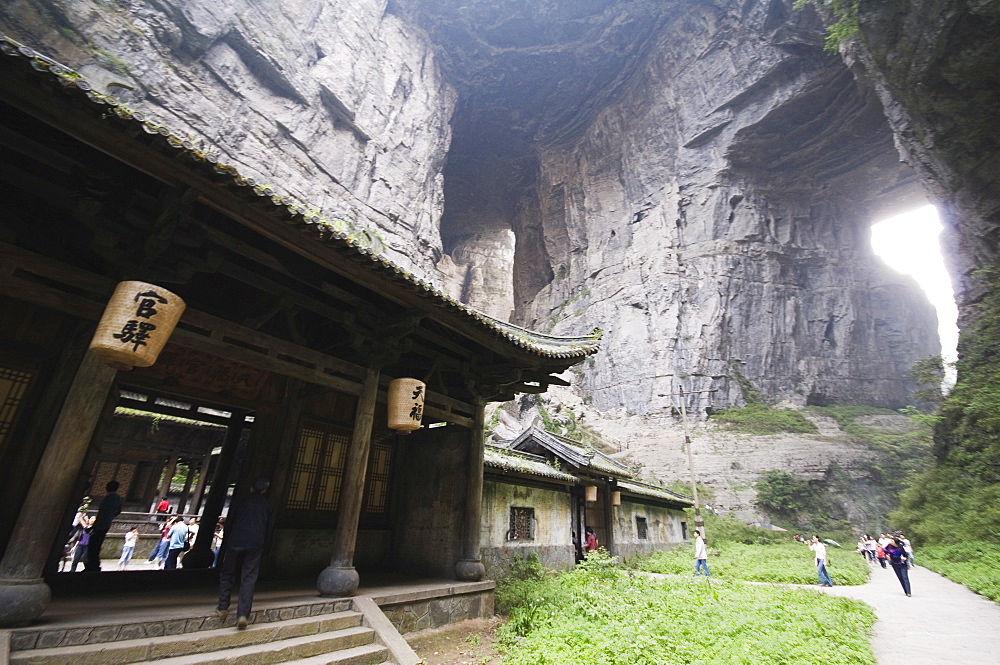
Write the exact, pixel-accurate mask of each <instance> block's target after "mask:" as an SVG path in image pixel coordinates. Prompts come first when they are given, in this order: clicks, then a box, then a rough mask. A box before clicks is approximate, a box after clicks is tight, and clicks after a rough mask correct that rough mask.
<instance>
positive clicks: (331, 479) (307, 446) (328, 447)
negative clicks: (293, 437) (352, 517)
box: [285, 422, 350, 511]
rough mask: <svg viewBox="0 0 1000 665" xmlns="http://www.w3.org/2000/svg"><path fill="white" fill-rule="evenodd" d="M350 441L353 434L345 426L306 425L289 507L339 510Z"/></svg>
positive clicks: (301, 431)
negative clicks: (341, 485)
mask: <svg viewBox="0 0 1000 665" xmlns="http://www.w3.org/2000/svg"><path fill="white" fill-rule="evenodd" d="M349 440H350V435H349V434H348V432H346V431H345V430H344V429H343V428H341V427H334V426H330V425H324V424H321V423H316V422H305V423H303V425H302V429H301V430H299V445H298V451H297V452H296V455H295V464H294V465H293V466H292V473H291V478H290V483H289V488H288V500H287V502H286V504H285V505H286V506H287V507H288V508H290V509H292V510H321V511H335V510H337V506H338V505H339V503H340V484H341V481H342V480H343V475H344V461H345V459H346V457H347V455H346V453H347V443H348V441H349Z"/></svg>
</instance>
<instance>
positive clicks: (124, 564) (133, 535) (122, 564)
mask: <svg viewBox="0 0 1000 665" xmlns="http://www.w3.org/2000/svg"><path fill="white" fill-rule="evenodd" d="M138 540H139V527H137V526H134V527H132V528H131V529H129V530H128V533H126V534H125V544H124V545H123V546H122V555H121V558H120V559H118V570H125V569H126V568H128V562H129V561H131V560H132V553H133V552H135V544H136V542H137V541H138Z"/></svg>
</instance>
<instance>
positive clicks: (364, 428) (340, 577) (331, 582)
mask: <svg viewBox="0 0 1000 665" xmlns="http://www.w3.org/2000/svg"><path fill="white" fill-rule="evenodd" d="M379 374H380V369H379V368H377V367H369V368H368V369H366V370H365V378H364V381H363V382H362V384H361V395H360V396H359V397H358V408H357V411H356V413H355V416H354V431H353V432H352V433H351V446H350V448H348V450H347V461H346V464H345V468H344V479H343V484H342V485H341V488H340V505H339V506H338V508H337V530H336V531H335V532H334V536H333V555H332V556H331V557H330V565H329V566H327V567H326V568H325V569H324V570H323V572H321V573H320V574H319V578H318V579H317V580H316V589H317V590H318V591H319V595H321V596H335V597H342V596H350V595H351V594H352V593H354V592H355V591H357V590H358V585H359V584H360V581H361V580H360V578H359V577H358V571H356V570H355V569H354V547H355V544H356V543H357V539H358V520H359V519H360V518H361V499H362V498H363V494H364V490H365V474H366V473H367V471H368V450H369V448H370V447H371V438H372V426H373V425H374V423H375V400H376V398H377V397H378V379H379Z"/></svg>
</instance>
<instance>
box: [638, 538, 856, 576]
mask: <svg viewBox="0 0 1000 665" xmlns="http://www.w3.org/2000/svg"><path fill="white" fill-rule="evenodd" d="M708 550H709V552H710V553H711V552H718V556H709V557H708V568H709V571H710V572H711V573H712V577H713V579H717V580H748V581H753V582H774V583H787V584H816V583H817V582H818V581H819V580H818V578H817V575H816V566H815V565H813V553H812V552H811V551H810V550H809V549H808V548H807V547H806V546H805V545H803V544H801V543H795V542H792V543H775V544H772V545H745V544H743V543H731V542H723V543H719V544H717V545H715V544H710V545H709V548H708ZM826 553H827V559H828V560H827V564H826V569H827V572H829V573H830V577H831V578H833V583H834V584H864V583H865V582H867V581H868V574H869V572H870V571H869V567H868V564H867V563H866V562H865V561H864V559H862V558H861V555H860V554H856V553H855V552H854V551H853V550H848V549H846V548H838V547H835V546H833V545H827V550H826ZM632 567H634V568H636V569H637V570H645V571H649V572H654V573H668V574H676V575H690V574H692V573H693V572H694V553H693V550H692V548H690V547H684V548H679V549H674V550H670V551H668V552H657V553H655V554H653V555H651V556H649V557H644V558H642V559H640V560H638V561H635V562H633V564H632Z"/></svg>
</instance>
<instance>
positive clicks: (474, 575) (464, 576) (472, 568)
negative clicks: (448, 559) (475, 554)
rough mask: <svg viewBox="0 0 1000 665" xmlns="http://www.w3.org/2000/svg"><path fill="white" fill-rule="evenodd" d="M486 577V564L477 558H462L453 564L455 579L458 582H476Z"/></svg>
mask: <svg viewBox="0 0 1000 665" xmlns="http://www.w3.org/2000/svg"><path fill="white" fill-rule="evenodd" d="M484 577H486V566H484V565H483V562H482V561H480V560H479V559H462V560H461V561H459V562H458V563H456V564H455V579H457V580H459V581H460V582H478V581H479V580H481V579H483V578H484Z"/></svg>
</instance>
